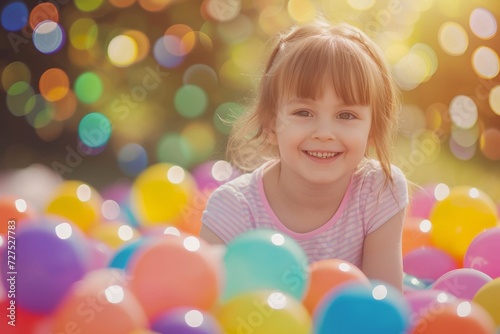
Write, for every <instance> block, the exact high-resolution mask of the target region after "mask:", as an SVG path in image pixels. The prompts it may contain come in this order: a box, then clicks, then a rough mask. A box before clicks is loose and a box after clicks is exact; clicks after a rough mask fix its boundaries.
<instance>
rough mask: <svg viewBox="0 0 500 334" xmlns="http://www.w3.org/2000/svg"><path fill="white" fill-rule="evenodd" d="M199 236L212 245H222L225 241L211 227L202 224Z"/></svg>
mask: <svg viewBox="0 0 500 334" xmlns="http://www.w3.org/2000/svg"><path fill="white" fill-rule="evenodd" d="M200 238H202V239H203V240H205V241H206V242H208V243H209V244H212V245H224V244H225V242H224V241H223V240H222V239H221V238H220V237H219V236H218V235H217V234H215V233H214V232H212V230H211V229H209V228H208V227H206V226H205V225H204V224H203V225H202V226H201V231H200Z"/></svg>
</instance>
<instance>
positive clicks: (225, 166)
mask: <svg viewBox="0 0 500 334" xmlns="http://www.w3.org/2000/svg"><path fill="white" fill-rule="evenodd" d="M238 175H240V173H239V172H238V170H237V169H235V168H234V167H233V166H231V164H230V163H229V162H227V161H224V160H219V161H213V160H211V161H207V162H204V163H202V164H200V165H198V166H196V167H195V168H194V169H193V177H194V179H195V181H196V184H197V186H198V189H199V190H200V191H202V192H205V191H208V192H211V191H213V190H215V189H216V188H217V187H219V186H220V185H222V184H224V183H226V182H228V181H230V180H232V179H234V178H235V177H237V176H238Z"/></svg>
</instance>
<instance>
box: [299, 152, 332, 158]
mask: <svg viewBox="0 0 500 334" xmlns="http://www.w3.org/2000/svg"><path fill="white" fill-rule="evenodd" d="M304 152H305V153H306V154H308V155H310V156H312V157H315V158H321V159H328V158H333V157H335V156H337V155H339V154H340V152H316V151H304Z"/></svg>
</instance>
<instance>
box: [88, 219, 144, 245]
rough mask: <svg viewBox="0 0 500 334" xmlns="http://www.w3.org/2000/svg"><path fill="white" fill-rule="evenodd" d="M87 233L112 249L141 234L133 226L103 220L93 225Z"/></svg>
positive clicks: (135, 238)
mask: <svg viewBox="0 0 500 334" xmlns="http://www.w3.org/2000/svg"><path fill="white" fill-rule="evenodd" d="M89 235H90V236H91V237H92V238H94V239H97V240H99V241H101V242H103V243H105V244H106V245H108V246H109V247H111V248H112V249H117V248H119V247H120V246H121V245H123V244H124V243H126V242H130V241H134V240H137V239H138V238H139V237H140V236H141V235H140V233H139V231H137V230H136V229H135V228H133V227H132V226H130V225H128V224H125V223H123V222H120V221H112V222H103V223H101V224H99V225H97V226H96V227H94V228H93V229H92V230H91V231H90V232H89Z"/></svg>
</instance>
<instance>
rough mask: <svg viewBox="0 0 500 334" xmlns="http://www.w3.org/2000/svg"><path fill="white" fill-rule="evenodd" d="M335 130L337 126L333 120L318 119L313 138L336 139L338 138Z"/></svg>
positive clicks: (322, 139)
mask: <svg viewBox="0 0 500 334" xmlns="http://www.w3.org/2000/svg"><path fill="white" fill-rule="evenodd" d="M335 132H336V131H335V126H334V125H333V124H332V123H331V122H327V121H318V124H317V125H316V128H315V129H314V132H313V135H312V138H313V139H316V140H321V141H327V140H335V139H337V138H336V135H335Z"/></svg>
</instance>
